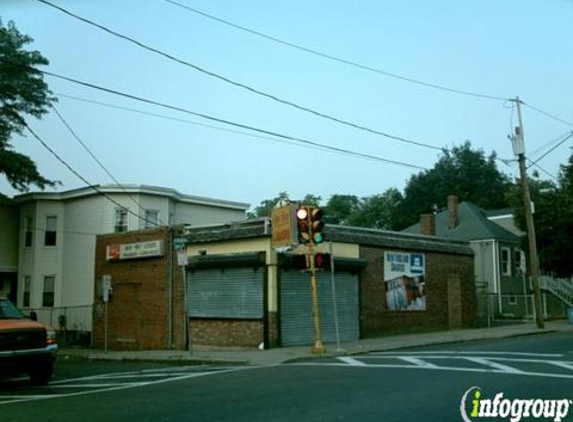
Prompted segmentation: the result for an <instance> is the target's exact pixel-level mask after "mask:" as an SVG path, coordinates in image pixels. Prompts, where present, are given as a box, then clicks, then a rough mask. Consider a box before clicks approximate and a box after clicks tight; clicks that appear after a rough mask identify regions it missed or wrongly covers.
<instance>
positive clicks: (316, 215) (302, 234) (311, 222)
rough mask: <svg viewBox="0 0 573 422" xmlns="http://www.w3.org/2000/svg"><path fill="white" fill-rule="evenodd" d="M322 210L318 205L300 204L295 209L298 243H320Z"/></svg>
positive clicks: (321, 240) (322, 223)
mask: <svg viewBox="0 0 573 422" xmlns="http://www.w3.org/2000/svg"><path fill="white" fill-rule="evenodd" d="M323 215H324V212H323V211H322V210H321V209H320V208H318V207H308V206H300V207H298V209H297V210H296V222H297V230H298V241H299V243H303V244H308V243H314V244H318V243H322V242H324V235H323V234H322V230H323V228H324V222H323V221H322V217H323Z"/></svg>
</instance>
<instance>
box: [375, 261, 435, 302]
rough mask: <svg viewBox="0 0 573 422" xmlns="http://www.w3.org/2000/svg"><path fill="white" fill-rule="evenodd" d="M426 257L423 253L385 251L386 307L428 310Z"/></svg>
mask: <svg viewBox="0 0 573 422" xmlns="http://www.w3.org/2000/svg"><path fill="white" fill-rule="evenodd" d="M425 274H426V257H425V255H424V254H422V253H413V252H412V253H410V252H384V283H385V285H386V309H388V310H389V311H425V310H426V290H425V287H426V281H425Z"/></svg>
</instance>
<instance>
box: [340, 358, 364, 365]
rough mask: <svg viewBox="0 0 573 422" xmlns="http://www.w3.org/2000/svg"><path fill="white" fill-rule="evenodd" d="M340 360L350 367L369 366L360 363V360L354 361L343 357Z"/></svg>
mask: <svg viewBox="0 0 573 422" xmlns="http://www.w3.org/2000/svg"><path fill="white" fill-rule="evenodd" d="M338 360H340V361H342V362H344V363H346V364H348V365H353V366H366V365H367V364H366V363H364V362H361V361H359V360H358V359H354V358H351V357H348V356H341V357H339V358H338Z"/></svg>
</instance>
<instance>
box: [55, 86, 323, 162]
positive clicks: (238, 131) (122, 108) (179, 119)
mask: <svg viewBox="0 0 573 422" xmlns="http://www.w3.org/2000/svg"><path fill="white" fill-rule="evenodd" d="M55 94H56V95H57V96H58V97H62V98H69V99H72V100H75V101H81V102H85V103H90V104H96V105H99V106H102V107H108V108H113V109H117V110H123V111H129V112H132V113H137V114H142V115H144V116H151V117H156V118H159V119H165V120H172V121H175V122H180V123H187V124H190V125H194V126H201V127H205V128H209V129H213V130H219V131H222V132H228V133H235V134H238V135H241V136H248V137H249V138H256V139H265V140H268V141H272V142H277V143H280V144H286V145H294V146H297V147H301V148H308V149H314V150H318V151H325V149H324V148H319V147H314V146H311V145H304V144H299V143H296V142H293V141H288V140H286V139H277V138H272V137H270V136H264V135H256V134H254V133H248V132H243V131H240V130H234V129H228V128H224V127H221V126H215V125H209V124H206V123H200V122H197V121H194V120H188V119H181V118H179V117H173V116H168V115H166V114H159V113H152V112H150V111H144V110H139V109H136V108H132V107H124V106H119V105H115V104H110V103H106V102H103V101H96V100H89V99H87V98H82V97H77V96H75V95H68V94H62V93H55Z"/></svg>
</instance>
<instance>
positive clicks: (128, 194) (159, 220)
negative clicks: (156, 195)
mask: <svg viewBox="0 0 573 422" xmlns="http://www.w3.org/2000/svg"><path fill="white" fill-rule="evenodd" d="M51 107H52V109H53V110H54V111H55V112H56V115H57V116H58V117H59V119H60V121H61V122H62V123H63V124H64V126H65V127H66V128H67V129H68V131H69V132H70V133H71V134H72V136H73V137H74V139H75V140H76V141H77V142H78V143H79V144H80V145H81V146H82V147H83V148H84V149H85V150H86V151H87V153H88V154H89V155H90V157H92V158H93V159H94V161H95V162H96V163H97V164H98V165H99V166H100V168H101V169H102V170H103V171H105V172H106V174H107V175H108V176H109V177H111V178H112V180H113V181H114V182H115V183H116V184H117V185H118V186H119V187H120V188H121V190H122V191H123V192H124V193H125V194H126V195H127V197H128V198H129V199H131V201H132V202H133V203H134V204H135V205H136V206H137V207H138V208H139V209H140V210H141V211H143V213H145V212H146V210H145V208H143V207H142V206H141V204H140V203H139V202H137V201H136V200H135V199H134V198H133V196H132V195H131V194H130V193H129V192H128V191H127V189H126V188H125V187H124V186H123V185H122V184H121V183H120V182H119V181H118V180H117V179H116V178H115V177H114V175H113V174H111V172H110V171H109V170H108V169H107V168H106V167H105V166H104V165H103V163H102V162H101V161H100V160H99V159H98V158H97V157H96V156H95V154H94V153H93V151H92V150H91V149H90V148H89V147H88V146H87V145H86V144H85V143H84V142H83V141H82V140H81V139H80V137H79V136H78V135H77V133H76V132H75V131H74V130H73V129H72V128H71V126H70V125H69V123H68V122H67V121H66V119H64V117H63V116H62V115H61V113H60V112H59V111H58V109H57V108H56V106H54V105H53V104H52V106H51ZM158 222H159V223H161V224H157V223H155V226H157V227H159V226H160V225H166V224H165V223H164V222H163V221H162V220H161V219H159V218H158Z"/></svg>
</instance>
